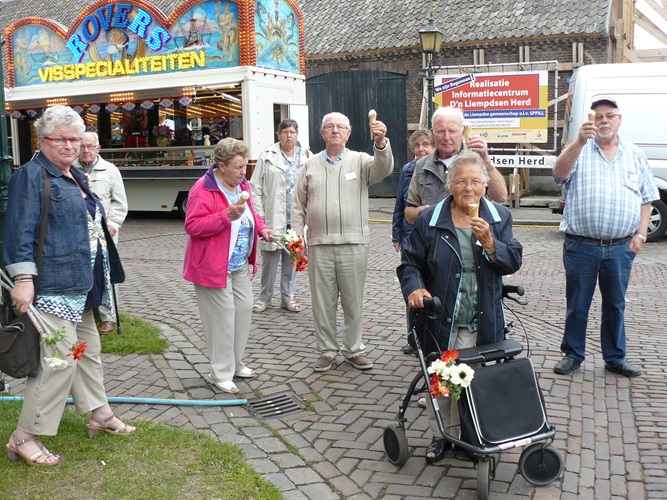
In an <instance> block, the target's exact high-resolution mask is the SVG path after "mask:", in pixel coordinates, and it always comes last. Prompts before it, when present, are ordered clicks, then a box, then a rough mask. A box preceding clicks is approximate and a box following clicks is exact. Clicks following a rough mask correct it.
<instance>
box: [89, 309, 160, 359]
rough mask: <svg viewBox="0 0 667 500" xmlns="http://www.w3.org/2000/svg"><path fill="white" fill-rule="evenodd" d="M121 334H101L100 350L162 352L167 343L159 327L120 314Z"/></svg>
mask: <svg viewBox="0 0 667 500" xmlns="http://www.w3.org/2000/svg"><path fill="white" fill-rule="evenodd" d="M120 328H121V332H122V334H121V335H118V334H117V333H115V332H114V333H112V334H109V335H101V336H100V337H101V339H102V352H104V353H107V354H117V355H119V356H124V355H126V354H162V353H163V352H164V351H165V349H166V348H167V346H168V345H169V343H168V342H167V341H166V340H165V339H164V338H162V337H161V336H160V329H159V328H158V327H157V326H155V325H152V324H151V323H148V322H147V321H144V320H142V319H138V318H134V317H132V316H126V315H125V314H123V313H121V314H120Z"/></svg>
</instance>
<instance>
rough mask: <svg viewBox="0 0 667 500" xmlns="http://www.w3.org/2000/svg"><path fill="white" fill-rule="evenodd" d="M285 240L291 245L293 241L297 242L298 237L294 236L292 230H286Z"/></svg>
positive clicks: (294, 233) (294, 232)
mask: <svg viewBox="0 0 667 500" xmlns="http://www.w3.org/2000/svg"><path fill="white" fill-rule="evenodd" d="M285 239H286V240H287V242H288V243H292V242H293V241H298V240H299V235H298V234H296V231H295V230H294V229H288V230H287V233H286V234H285Z"/></svg>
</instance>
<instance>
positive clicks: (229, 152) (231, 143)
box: [213, 137, 248, 165]
mask: <svg viewBox="0 0 667 500" xmlns="http://www.w3.org/2000/svg"><path fill="white" fill-rule="evenodd" d="M213 155H214V156H215V163H216V165H217V164H218V163H220V162H223V163H227V162H229V161H230V160H231V159H232V158H234V157H235V156H243V157H244V158H248V147H247V146H246V145H245V144H244V143H243V142H242V141H239V140H238V139H234V138H232V137H225V138H224V139H222V140H221V141H220V142H218V143H217V144H216V145H215V150H214V151H213Z"/></svg>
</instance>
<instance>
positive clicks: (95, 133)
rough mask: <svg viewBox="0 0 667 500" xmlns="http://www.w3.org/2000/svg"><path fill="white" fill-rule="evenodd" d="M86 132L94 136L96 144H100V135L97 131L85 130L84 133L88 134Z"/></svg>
mask: <svg viewBox="0 0 667 500" xmlns="http://www.w3.org/2000/svg"><path fill="white" fill-rule="evenodd" d="M86 134H89V135H92V136H93V138H94V139H95V146H99V145H100V136H98V135H97V132H84V133H83V135H86Z"/></svg>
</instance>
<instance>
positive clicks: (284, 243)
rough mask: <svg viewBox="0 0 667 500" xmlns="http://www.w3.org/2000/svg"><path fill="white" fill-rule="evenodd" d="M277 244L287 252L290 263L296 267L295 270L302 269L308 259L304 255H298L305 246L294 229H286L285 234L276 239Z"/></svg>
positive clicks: (304, 267)
mask: <svg viewBox="0 0 667 500" xmlns="http://www.w3.org/2000/svg"><path fill="white" fill-rule="evenodd" d="M278 244H279V245H280V246H281V247H283V249H285V251H286V252H288V253H289V256H290V259H291V260H292V265H293V266H295V267H296V270H297V271H303V270H304V269H306V266H307V265H308V259H307V258H306V256H305V255H300V254H301V253H302V252H303V251H304V250H305V248H306V245H305V244H304V242H303V239H302V238H301V237H300V236H298V235H297V234H296V231H294V230H292V229H288V230H287V233H286V234H283V235H281V236H280V238H279V239H278Z"/></svg>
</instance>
